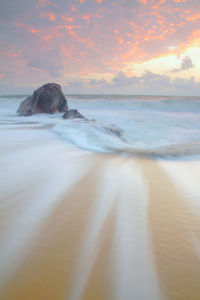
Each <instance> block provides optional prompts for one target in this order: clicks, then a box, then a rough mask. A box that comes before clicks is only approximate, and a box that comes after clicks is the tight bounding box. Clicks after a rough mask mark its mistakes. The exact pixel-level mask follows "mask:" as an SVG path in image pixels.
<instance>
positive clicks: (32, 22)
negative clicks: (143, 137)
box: [0, 0, 200, 96]
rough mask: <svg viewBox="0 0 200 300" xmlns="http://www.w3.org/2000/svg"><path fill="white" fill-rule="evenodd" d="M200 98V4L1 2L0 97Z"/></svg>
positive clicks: (165, 0) (192, 0) (175, 0)
mask: <svg viewBox="0 0 200 300" xmlns="http://www.w3.org/2000/svg"><path fill="white" fill-rule="evenodd" d="M47 82H56V83H59V84H61V86H62V88H63V90H64V92H65V93H69V94H70V93H75V94H80V93H101V94H102V93H105V94H150V95H191V96H200V1H199V0H115V1H114V0H0V94H13V93H31V92H32V91H33V90H34V89H36V88H37V87H39V86H41V85H42V84H44V83H47Z"/></svg>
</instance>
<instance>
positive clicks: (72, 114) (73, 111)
mask: <svg viewBox="0 0 200 300" xmlns="http://www.w3.org/2000/svg"><path fill="white" fill-rule="evenodd" d="M74 118H79V119H84V120H87V119H86V118H85V117H84V116H83V115H82V114H80V112H78V110H77V109H69V110H68V111H67V112H66V113H65V114H64V115H63V119H74Z"/></svg>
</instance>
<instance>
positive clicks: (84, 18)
mask: <svg viewBox="0 0 200 300" xmlns="http://www.w3.org/2000/svg"><path fill="white" fill-rule="evenodd" d="M90 17H91V16H90V15H87V16H83V20H85V21H86V22H87V23H90Z"/></svg>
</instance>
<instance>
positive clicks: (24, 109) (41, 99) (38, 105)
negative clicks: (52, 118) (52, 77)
mask: <svg viewBox="0 0 200 300" xmlns="http://www.w3.org/2000/svg"><path fill="white" fill-rule="evenodd" d="M67 110H68V105H67V100H66V98H65V96H64V94H63V92H62V88H61V86H60V85H59V84H57V83H47V84H44V85H43V86H41V87H39V88H38V89H37V90H35V91H34V92H33V94H32V95H31V96H29V97H27V98H26V99H25V100H24V101H23V102H22V103H21V104H20V106H19V108H18V110H17V113H18V114H19V115H20V116H31V115H33V114H37V113H50V114H53V113H55V112H65V111H67Z"/></svg>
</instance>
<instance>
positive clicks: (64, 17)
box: [61, 16, 73, 22]
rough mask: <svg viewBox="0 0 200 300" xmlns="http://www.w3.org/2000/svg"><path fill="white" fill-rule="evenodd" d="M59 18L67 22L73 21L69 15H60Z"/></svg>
mask: <svg viewBox="0 0 200 300" xmlns="http://www.w3.org/2000/svg"><path fill="white" fill-rule="evenodd" d="M61 19H62V20H63V21H67V22H73V19H72V18H71V17H66V16H62V17H61Z"/></svg>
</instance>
